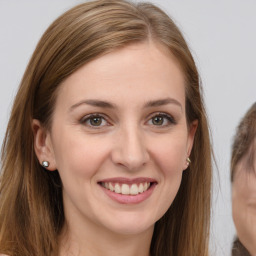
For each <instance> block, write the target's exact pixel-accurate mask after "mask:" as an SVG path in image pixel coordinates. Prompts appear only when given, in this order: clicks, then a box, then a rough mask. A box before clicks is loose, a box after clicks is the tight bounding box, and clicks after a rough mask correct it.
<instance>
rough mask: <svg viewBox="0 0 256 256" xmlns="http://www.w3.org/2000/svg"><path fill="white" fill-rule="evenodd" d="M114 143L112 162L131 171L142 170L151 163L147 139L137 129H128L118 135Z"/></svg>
mask: <svg viewBox="0 0 256 256" xmlns="http://www.w3.org/2000/svg"><path fill="white" fill-rule="evenodd" d="M116 136H117V138H115V142H114V143H113V145H114V146H113V150H112V161H113V162H114V163H115V164H117V165H120V166H123V167H125V168H126V169H128V170H130V171H136V170H139V169H140V168H142V167H143V166H144V165H146V163H147V162H148V161H149V158H150V157H149V153H148V151H147V148H146V146H145V144H146V143H145V138H144V136H143V134H142V132H141V131H139V129H138V128H136V127H133V128H132V127H130V128H128V127H126V128H125V129H122V130H121V131H120V132H119V133H118V134H116Z"/></svg>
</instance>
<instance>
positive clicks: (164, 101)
mask: <svg viewBox="0 0 256 256" xmlns="http://www.w3.org/2000/svg"><path fill="white" fill-rule="evenodd" d="M168 104H175V105H177V106H178V107H180V108H181V110H182V105H181V103H180V102H179V101H177V100H175V99H173V98H165V99H159V100H153V101H149V102H147V103H146V104H145V107H146V108H148V107H159V106H164V105H168Z"/></svg>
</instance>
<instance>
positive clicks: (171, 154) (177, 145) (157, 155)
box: [151, 136, 187, 175]
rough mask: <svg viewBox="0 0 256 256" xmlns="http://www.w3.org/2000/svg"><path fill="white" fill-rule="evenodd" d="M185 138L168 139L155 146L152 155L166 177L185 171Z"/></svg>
mask: <svg viewBox="0 0 256 256" xmlns="http://www.w3.org/2000/svg"><path fill="white" fill-rule="evenodd" d="M184 137H185V136H183V137H181V138H180V139H179V137H175V138H173V139H168V138H166V139H163V140H161V141H158V142H157V143H155V144H154V149H152V151H151V154H153V155H154V159H155V161H156V162H157V165H158V166H160V168H161V170H162V171H163V172H164V174H165V175H172V174H173V173H175V172H178V173H180V172H182V171H183V167H184V163H185V162H186V151H187V149H186V140H185V139H184Z"/></svg>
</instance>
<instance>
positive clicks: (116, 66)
mask: <svg viewBox="0 0 256 256" xmlns="http://www.w3.org/2000/svg"><path fill="white" fill-rule="evenodd" d="M124 93H125V94H131V93H134V94H135V93H138V94H140V96H141V99H143V98H145V97H147V95H149V97H152V95H154V94H155V97H164V96H165V97H166V93H169V94H171V95H170V96H172V97H178V98H180V100H181V101H182V102H185V88H184V76H183V73H182V71H181V68H180V65H179V63H178V61H177V60H176V58H175V57H174V56H173V55H172V54H171V53H170V51H168V49H167V48H165V47H164V46H162V45H159V44H155V43H152V42H144V43H138V44H131V45H129V46H126V47H124V48H121V49H118V50H115V51H113V52H111V53H108V54H106V55H104V56H101V57H99V58H97V59H95V60H93V61H91V62H89V63H87V64H85V65H84V66H82V67H81V68H80V69H79V70H77V71H76V72H74V73H73V74H71V75H70V76H69V77H68V78H67V79H66V80H65V81H64V82H63V83H62V85H61V87H60V90H59V95H58V97H59V99H60V98H62V96H63V95H66V96H68V97H69V99H72V98H73V100H78V98H81V97H92V96H93V95H97V97H107V98H109V97H114V96H117V95H118V97H121V95H122V94H124ZM114 98H116V97H114Z"/></svg>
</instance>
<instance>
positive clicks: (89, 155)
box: [55, 133, 109, 178]
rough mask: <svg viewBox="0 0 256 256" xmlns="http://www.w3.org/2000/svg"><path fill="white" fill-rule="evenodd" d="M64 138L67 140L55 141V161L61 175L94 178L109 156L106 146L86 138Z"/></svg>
mask: <svg viewBox="0 0 256 256" xmlns="http://www.w3.org/2000/svg"><path fill="white" fill-rule="evenodd" d="M69 134H70V133H69ZM64 136H65V135H64ZM64 136H63V138H65V140H64V139H61V138H59V140H58V141H57V140H55V142H56V143H55V145H56V147H55V159H56V165H57V169H58V170H59V172H60V175H61V176H63V175H65V176H68V175H72V176H74V178H75V177H77V178H79V177H80V176H83V177H88V178H89V177H92V176H93V175H94V174H95V173H96V172H97V170H98V168H99V166H100V165H101V164H102V162H103V161H104V160H105V158H106V157H107V155H108V151H109V149H108V148H107V146H106V144H103V143H100V141H99V140H96V139H95V138H90V137H85V136H84V137H83V136H77V137H75V136H70V135H69V136H68V135H66V136H65V137H64Z"/></svg>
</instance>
